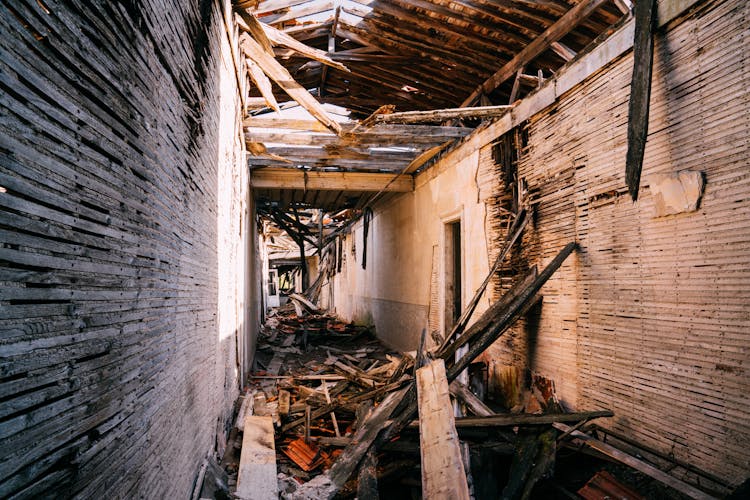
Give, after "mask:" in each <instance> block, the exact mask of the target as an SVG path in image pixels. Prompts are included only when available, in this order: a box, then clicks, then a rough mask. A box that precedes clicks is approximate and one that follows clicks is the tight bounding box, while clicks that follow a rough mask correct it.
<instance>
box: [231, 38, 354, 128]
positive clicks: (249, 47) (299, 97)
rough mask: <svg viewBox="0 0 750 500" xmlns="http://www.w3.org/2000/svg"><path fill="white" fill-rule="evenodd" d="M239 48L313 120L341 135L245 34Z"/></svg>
mask: <svg viewBox="0 0 750 500" xmlns="http://www.w3.org/2000/svg"><path fill="white" fill-rule="evenodd" d="M240 48H241V49H242V50H243V52H245V55H246V56H247V57H248V58H249V59H252V60H253V61H254V62H255V63H256V64H257V65H258V66H260V68H261V69H262V70H263V72H264V73H266V74H267V75H268V76H269V77H270V78H271V79H272V80H273V81H275V82H276V83H277V84H278V85H279V86H280V87H281V88H282V89H284V91H285V92H286V93H287V94H289V97H291V98H292V99H294V100H295V101H297V102H298V103H299V104H300V106H302V107H303V108H305V109H306V110H307V111H308V112H309V113H310V114H311V115H312V116H313V117H315V119H317V120H318V121H319V122H320V123H322V124H323V125H325V126H326V127H328V129H330V130H331V131H333V132H334V133H336V134H340V133H341V127H340V126H339V124H338V123H336V122H335V121H334V120H333V119H332V118H331V117H330V116H328V113H326V111H325V109H323V106H322V105H321V104H320V103H319V102H318V101H316V100H315V98H314V97H313V96H312V95H311V94H310V93H309V92H308V91H307V90H306V89H305V88H304V87H302V86H301V85H300V84H299V83H297V82H296V81H295V80H294V78H292V75H290V74H289V71H287V69H286V68H284V66H282V65H281V64H279V62H278V61H277V60H276V59H274V57H273V56H272V55H270V54H268V53H267V52H265V51H264V50H263V48H262V47H261V46H260V45H259V44H258V42H256V41H255V40H254V39H253V38H252V37H250V36H249V35H248V34H247V33H243V34H242V35H241V36H240Z"/></svg>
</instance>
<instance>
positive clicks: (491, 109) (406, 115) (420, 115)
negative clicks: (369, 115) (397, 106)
mask: <svg viewBox="0 0 750 500" xmlns="http://www.w3.org/2000/svg"><path fill="white" fill-rule="evenodd" d="M511 108H512V106H477V107H473V108H448V109H433V110H430V111H404V112H402V113H387V114H377V115H374V116H373V122H375V123H403V124H410V123H425V122H442V121H446V120H455V119H460V118H496V117H498V116H502V115H504V114H505V113H507V112H508V111H509V110H510V109H511Z"/></svg>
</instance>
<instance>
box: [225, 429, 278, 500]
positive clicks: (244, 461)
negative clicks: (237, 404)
mask: <svg viewBox="0 0 750 500" xmlns="http://www.w3.org/2000/svg"><path fill="white" fill-rule="evenodd" d="M235 495H236V496H237V498H242V499H244V500H272V499H273V500H275V499H277V498H278V496H279V493H278V483H277V478H276V447H275V445H274V430H273V420H272V419H271V417H257V416H253V415H248V416H247V417H245V429H244V432H243V435H242V450H241V452H240V465H239V468H238V470H237V491H236V492H235Z"/></svg>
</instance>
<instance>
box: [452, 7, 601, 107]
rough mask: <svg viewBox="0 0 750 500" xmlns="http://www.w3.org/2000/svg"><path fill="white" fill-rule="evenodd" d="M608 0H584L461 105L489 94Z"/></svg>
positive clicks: (468, 104)
mask: <svg viewBox="0 0 750 500" xmlns="http://www.w3.org/2000/svg"><path fill="white" fill-rule="evenodd" d="M606 1H608V0H582V1H581V2H580V3H579V4H577V5H576V6H575V7H573V8H572V9H570V10H569V11H568V12H567V13H566V14H565V15H564V16H562V17H561V18H560V19H559V20H558V21H557V22H556V23H555V24H553V25H552V26H550V27H549V28H547V29H546V30H545V31H544V33H542V34H541V35H539V36H538V37H537V38H536V39H534V41H533V42H531V43H530V44H528V45H527V46H526V47H525V48H524V49H523V50H521V51H520V52H519V53H518V54H516V56H515V57H514V58H513V59H511V60H510V61H508V63H506V64H505V65H504V66H503V67H502V68H500V69H499V70H497V71H496V72H495V73H494V74H493V75H492V76H490V77H489V78H488V79H487V81H485V82H484V83H483V84H482V85H480V86H479V87H477V88H476V89H475V90H474V91H473V92H472V93H471V94H470V95H469V96H468V97H467V98H466V99H464V101H463V102H462V103H461V106H462V107H463V106H470V105H471V104H472V103H474V102H475V101H476V100H477V99H478V98H479V96H480V95H481V94H482V93H484V94H489V93H490V92H492V91H493V90H495V89H496V88H497V87H499V86H500V85H502V84H503V83H504V82H505V81H506V80H508V79H509V78H510V77H512V76H513V75H514V74H515V73H516V72H517V71H518V70H519V69H520V68H522V67H523V66H525V65H527V64H528V63H529V62H531V61H532V60H533V59H534V58H536V57H537V56H539V55H540V54H541V53H542V52H544V51H545V50H547V49H549V48H550V45H551V44H552V43H554V42H557V41H559V40H560V39H561V38H562V37H564V36H565V35H567V34H568V33H570V32H571V31H572V30H574V29H575V28H576V27H577V26H578V25H579V24H580V23H581V22H583V21H584V20H585V19H586V18H587V17H589V16H590V15H591V14H593V13H594V11H595V10H596V9H598V8H599V7H600V6H601V5H602V4H603V3H605V2H606Z"/></svg>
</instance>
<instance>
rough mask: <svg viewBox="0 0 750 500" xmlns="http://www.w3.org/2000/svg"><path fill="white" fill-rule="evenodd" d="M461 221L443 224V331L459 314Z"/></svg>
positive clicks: (452, 323) (451, 325) (449, 327)
mask: <svg viewBox="0 0 750 500" xmlns="http://www.w3.org/2000/svg"><path fill="white" fill-rule="evenodd" d="M461 260H462V259H461V221H454V222H449V223H448V224H446V225H445V333H446V334H447V333H448V332H449V331H450V330H451V328H453V325H455V324H456V321H458V318H459V317H460V316H461V288H462V287H461Z"/></svg>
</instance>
